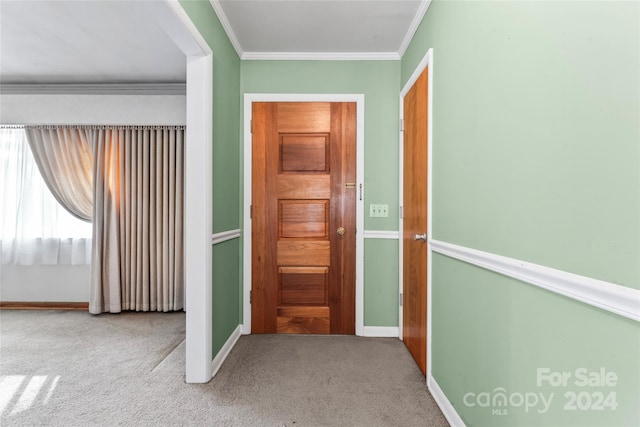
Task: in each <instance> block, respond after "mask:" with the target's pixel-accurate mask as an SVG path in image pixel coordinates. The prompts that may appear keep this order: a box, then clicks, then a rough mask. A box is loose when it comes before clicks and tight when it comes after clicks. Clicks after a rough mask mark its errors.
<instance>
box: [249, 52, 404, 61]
mask: <svg viewBox="0 0 640 427" xmlns="http://www.w3.org/2000/svg"><path fill="white" fill-rule="evenodd" d="M240 58H241V59H242V60H243V61H244V60H248V61H399V60H400V59H401V57H400V55H399V54H398V52H244V53H243V54H242V56H241V57H240Z"/></svg>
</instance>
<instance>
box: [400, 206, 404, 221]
mask: <svg viewBox="0 0 640 427" xmlns="http://www.w3.org/2000/svg"><path fill="white" fill-rule="evenodd" d="M400 218H404V209H403V207H402V206H400Z"/></svg>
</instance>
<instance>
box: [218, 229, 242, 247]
mask: <svg viewBox="0 0 640 427" xmlns="http://www.w3.org/2000/svg"><path fill="white" fill-rule="evenodd" d="M241 235H242V231H241V230H240V229H237V230H228V231H221V232H220V233H214V234H212V235H211V244H213V245H217V244H218V243H223V242H227V241H229V240H233V239H237V238H238V237H240V236H241Z"/></svg>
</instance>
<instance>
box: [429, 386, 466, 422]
mask: <svg viewBox="0 0 640 427" xmlns="http://www.w3.org/2000/svg"><path fill="white" fill-rule="evenodd" d="M427 386H428V387H429V392H430V393H431V396H433V400H435V401H436V404H437V405H438V407H439V408H440V410H441V411H442V414H443V415H444V417H445V418H446V419H447V421H448V422H449V424H450V425H451V426H452V427H464V426H465V424H464V421H462V418H461V417H460V415H458V412H457V411H456V408H454V407H453V405H452V404H451V402H450V401H449V399H447V396H446V395H445V394H444V392H443V391H442V389H441V388H440V386H439V385H438V383H437V382H436V379H435V378H433V377H432V376H428V377H427Z"/></svg>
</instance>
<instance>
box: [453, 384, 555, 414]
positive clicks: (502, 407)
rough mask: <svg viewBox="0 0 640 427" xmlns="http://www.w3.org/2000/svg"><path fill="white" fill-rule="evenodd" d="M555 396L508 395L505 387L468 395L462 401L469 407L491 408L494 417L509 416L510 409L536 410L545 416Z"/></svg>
mask: <svg viewBox="0 0 640 427" xmlns="http://www.w3.org/2000/svg"><path fill="white" fill-rule="evenodd" d="M553 396H554V394H553V393H549V394H548V395H545V394H544V393H535V392H526V393H519V392H514V393H507V390H506V389H505V388H504V387H497V388H495V389H493V391H492V392H482V393H467V394H465V395H464V397H463V398H462V401H463V402H464V404H465V405H466V406H468V407H474V406H479V407H481V408H491V409H492V411H491V413H492V414H493V415H508V414H509V409H508V408H524V411H525V412H529V411H531V410H536V411H537V412H538V413H540V414H544V413H546V412H547V411H548V410H549V408H550V407H551V402H552V401H553Z"/></svg>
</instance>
